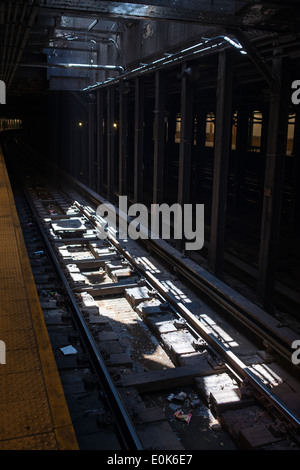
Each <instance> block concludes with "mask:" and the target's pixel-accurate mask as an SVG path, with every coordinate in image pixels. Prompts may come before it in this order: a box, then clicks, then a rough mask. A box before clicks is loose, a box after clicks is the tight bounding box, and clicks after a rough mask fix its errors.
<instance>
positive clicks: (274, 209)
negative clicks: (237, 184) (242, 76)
mask: <svg viewBox="0 0 300 470" xmlns="http://www.w3.org/2000/svg"><path fill="white" fill-rule="evenodd" d="M273 70H274V72H275V73H276V74H277V75H278V76H279V77H281V87H280V88H276V89H273V90H271V96H270V108H269V109H270V112H269V129H268V141H267V155H266V170H265V184H264V195H263V214H262V224H261V238H260V253H259V264H258V280H257V299H258V301H259V302H260V303H261V304H262V306H263V308H264V309H265V310H267V311H271V310H272V309H273V302H274V289H275V278H276V265H277V256H278V245H279V233H280V220H281V202H282V194H283V185H284V172H285V159H286V144H287V127H288V115H289V102H290V101H289V96H288V93H289V91H290V87H289V75H290V74H289V67H288V64H285V67H283V64H282V60H280V59H278V58H276V59H273ZM283 70H284V73H283Z"/></svg>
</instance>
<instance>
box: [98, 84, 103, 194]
mask: <svg viewBox="0 0 300 470" xmlns="http://www.w3.org/2000/svg"><path fill="white" fill-rule="evenodd" d="M103 118H104V89H103V88H100V89H99V90H97V177H96V180H97V183H96V187H97V191H98V193H99V194H103V180H104V176H103V173H104V170H103V166H104V164H103V159H104V136H103Z"/></svg>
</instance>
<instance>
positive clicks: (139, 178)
mask: <svg viewBox="0 0 300 470" xmlns="http://www.w3.org/2000/svg"><path fill="white" fill-rule="evenodd" d="M143 124H144V82H143V79H141V78H136V79H135V129H134V202H136V203H137V202H142V194H143V147H144V129H143Z"/></svg>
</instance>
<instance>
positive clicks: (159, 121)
mask: <svg viewBox="0 0 300 470" xmlns="http://www.w3.org/2000/svg"><path fill="white" fill-rule="evenodd" d="M165 94H166V77H165V72H164V71H157V72H156V74H155V111H154V112H155V127H154V172H153V204H161V203H162V202H163V174H164V155H165V113H166V112H165Z"/></svg>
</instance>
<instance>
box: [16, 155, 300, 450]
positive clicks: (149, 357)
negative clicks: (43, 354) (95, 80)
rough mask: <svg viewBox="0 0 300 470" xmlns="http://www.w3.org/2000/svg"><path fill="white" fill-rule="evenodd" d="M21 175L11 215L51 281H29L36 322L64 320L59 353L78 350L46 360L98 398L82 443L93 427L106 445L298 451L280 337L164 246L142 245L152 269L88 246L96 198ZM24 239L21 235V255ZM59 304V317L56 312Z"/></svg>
mask: <svg viewBox="0 0 300 470" xmlns="http://www.w3.org/2000/svg"><path fill="white" fill-rule="evenodd" d="M20 164H21V162H20V160H19V161H18V165H20ZM23 164H24V163H23ZM22 173H23V175H26V176H27V177H26V178H25V179H23V183H22V185H23V188H24V192H25V194H26V200H27V204H28V209H26V210H25V209H21V210H20V208H19V213H22V210H23V212H24V211H25V213H26V217H25V220H24V229H25V230H26V229H28V230H30V229H31V228H32V227H34V229H35V230H37V231H38V233H39V236H40V237H41V242H42V247H43V248H42V249H41V250H39V249H38V246H36V244H35V243H34V244H33V247H32V248H33V249H34V251H33V255H34V256H35V257H36V256H37V255H38V254H40V255H43V254H44V253H47V258H48V259H49V260H51V261H50V264H51V265H52V267H53V270H54V272H55V275H52V276H50V278H51V282H52V281H53V280H54V281H55V283H56V282H58V280H59V288H57V286H56V284H55V285H53V286H52V285H51V283H50V285H49V276H48V278H47V283H48V284H47V283H46V285H48V290H47V289H46V288H45V286H44V285H43V283H42V284H38V286H39V287H38V288H39V292H40V293H41V299H42V300H41V303H42V307H43V306H44V308H45V307H46V308H45V312H46V313H45V318H46V323H47V321H48V323H49V324H50V325H49V327H50V328H51V324H52V326H55V328H56V329H57V328H58V330H59V332H60V333H61V332H62V331H64V330H65V324H63V323H62V322H63V321H66V319H67V321H68V322H69V323H71V324H72V328H73V327H74V328H75V330H74V332H72V333H71V334H70V335H69V338H71V339H72V338H73V340H74V339H75V343H76V344H75V346H74V344H73V345H72V344H70V345H69V346H73V347H75V349H76V346H78V345H79V349H80V350H81V349H82V352H83V353H84V354H83V356H82V355H81V356H82V357H83V358H84V359H82V358H81V359H80V357H79V355H78V352H76V354H74V355H72V356H66V357H65V356H62V355H61V354H63V353H62V351H61V348H57V354H58V355H57V357H58V363H59V362H60V363H62V362H64V361H65V364H64V366H63V369H64V371H67V372H68V373H69V372H70V370H72V371H73V372H74V373H75V370H76V369H77V370H78V368H79V369H81V372H82V371H83V370H84V371H85V373H86V370H87V369H88V370H89V372H88V377H89V380H85V384H86V386H87V387H89V386H91V385H94V386H96V387H98V389H97V390H98V391H100V393H97V392H96V395H97V398H98V400H99V397H100V398H101V400H100V404H98V405H97V406H95V410H98V411H96V412H95V415H96V424H97V432H96V431H95V435H94V437H95V436H97V434H99V432H100V434H101V433H103V429H102V425H103V424H104V425H105V426H107V429H108V428H109V429H110V430H111V429H113V434H115V435H114V437H112V441H111V445H112V446H113V448H122V449H160V450H176V451H184V450H191V449H193V450H194V449H199V448H205V446H208V447H209V446H211V448H221V449H222V448H224V447H225V448H239V447H241V448H286V449H290V448H293V449H295V448H298V445H299V424H300V422H299V418H298V416H297V391H299V382H298V379H297V374H298V371H297V370H295V367H293V366H292V365H291V364H290V361H289V360H290V356H291V353H292V351H290V349H289V347H290V341H291V339H292V338H293V332H292V331H289V330H288V329H287V328H286V327H284V326H283V325H277V324H276V322H275V321H274V322H273V319H272V318H271V317H270V316H267V315H265V314H264V313H263V312H261V311H259V309H257V308H254V309H253V306H251V305H250V303H249V302H247V301H245V299H243V298H242V297H241V296H239V295H238V294H237V293H234V292H233V291H231V290H230V289H229V288H228V287H226V286H224V285H222V283H219V284H218V285H216V284H215V283H214V282H213V281H214V280H213V279H212V277H210V276H209V275H208V273H206V272H205V271H204V270H202V269H201V268H199V266H198V267H197V266H195V265H194V264H192V263H191V262H188V263H187V262H186V260H185V259H183V258H182V257H181V256H179V255H178V253H177V254H176V253H175V251H174V250H172V249H171V248H170V247H166V246H165V245H166V244H165V243H162V242H159V243H155V244H154V243H151V245H148V250H149V249H150V250H151V253H154V252H155V253H156V254H159V255H160V260H159V261H158V260H157V258H156V257H155V256H152V255H150V254H149V251H145V248H144V247H143V246H140V245H139V244H137V243H136V242H134V241H132V240H127V241H119V240H118V239H117V236H116V234H114V233H113V232H111V234H110V235H109V236H108V237H107V239H106V240H100V239H99V238H98V237H97V229H96V224H97V223H98V224H99V222H101V221H99V219H98V218H97V216H96V208H97V204H99V203H101V202H102V203H103V200H101V198H99V196H97V195H93V197H94V200H93V201H92V202H91V200H88V196H87V192H86V191H85V194H83V193H82V191H81V193H78V190H75V189H74V188H72V187H67V186H66V183H65V185H64V189H63V190H62V189H61V188H59V187H55V186H53V187H49V185H48V182H46V181H45V180H44V179H43V178H42V177H41V176H40V175H38V174H37V173H35V172H34V173H32V169H30V170H29V168H26V167H24V166H23V169H22ZM85 189H86V188H83V187H81V190H85ZM89 197H91V194H90V196H89ZM24 204H25V203H24V202H23V203H21V204H20V207H21V208H22V205H23V207H24ZM17 206H18V204H17ZM29 208H30V214H31V215H30V222H29V224H30V225H28V221H27V222H26V218H27V220H28V212H27V211H28V210H29ZM21 219H22V217H21ZM21 222H22V220H21ZM31 224H33V225H31ZM34 238H36V239H37V237H36V236H33V235H32V233H29V236H28V240H29V248H28V249H30V244H32V241H33V239H34ZM34 256H33V269H34V268H35V267H36V266H34V264H35V263H38V267H39V268H40V267H41V266H40V265H39V263H40V261H37V259H38V258H34ZM42 258H43V256H42ZM34 260H35V262H34ZM163 263H166V264H167V265H168V266H170V265H172V266H173V268H174V267H175V269H176V273H175V274H174V271H173V272H172V273H170V271H169V270H168V269H167V268H166V266H165V265H164V264H163ZM42 272H43V270H42ZM177 274H180V275H181V276H182V278H183V280H179V279H178V277H177ZM38 275H40V276H42V274H37V276H38ZM187 280H188V282H189V286H188V287H187V285H186V284H184V281H185V282H187ZM40 281H41V279H40ZM43 282H45V281H43ZM192 285H193V287H194V288H195V289H197V292H194V291H192V290H191V289H190V287H191V286H192ZM55 286H56V290H54V292H55V294H54V295H55V296H57V298H53V288H55ZM51 289H52V290H51ZM57 291H58V292H57ZM199 292H201V293H202V294H201V295H200V294H199ZM49 296H50V297H49ZM62 299H63V300H62ZM51 301H52V303H51ZM47 302H48V304H49V305H48V307H49V306H50V304H51V305H52V306H53V310H52V309H51V308H47V305H45V304H46V303H47ZM62 302H63V305H66V306H67V311H66V312H65V311H63V313H62V312H61V310H60V309H57V307H58V305H61V304H62ZM57 304H58V305H57ZM250 307H251V308H250ZM64 308H65V307H64ZM251 309H252V310H251ZM51 310H52V313H50V314H49V312H50V311H51ZM57 310H58V311H59V313H57V312H56V311H57ZM70 313H71V315H70ZM55 315H57V316H56V317H55ZM47 319H48V320H47ZM277 323H278V322H277ZM68 326H70V325H68ZM53 335H54V337H55V334H54V332H53ZM56 341H57V339H54V342H56ZM64 346H66V345H64ZM76 351H77V349H76ZM70 358H72V360H71V359H70ZM67 361H69V365H68V364H67ZM71 363H73V369H72V367H71ZM72 377H73V378H74V376H72ZM72 377H71V378H72ZM69 386H70V383H69ZM80 397H81V395H80ZM77 398H78V397H77ZM94 398H95V397H94ZM89 399H90V397H89ZM71 401H72V399H71ZM99 409H100V410H105V412H102V414H101V413H99ZM71 416H72V413H71ZM81 421H83V420H81ZM94 425H95V423H94ZM83 427H84V426H83ZM199 430H202V433H201V432H199ZM81 432H82V431H81V430H80V427H79V428H78V433H79V435H80V433H81ZM207 435H209V436H210V439H208V440H207V437H206V436H207ZM84 437H85V439H87V437H86V435H84ZM98 437H99V436H98ZM82 441H84V439H82ZM116 442H118V444H116ZM88 445H92V444H91V443H90V444H88ZM114 446H117V447H114Z"/></svg>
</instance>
